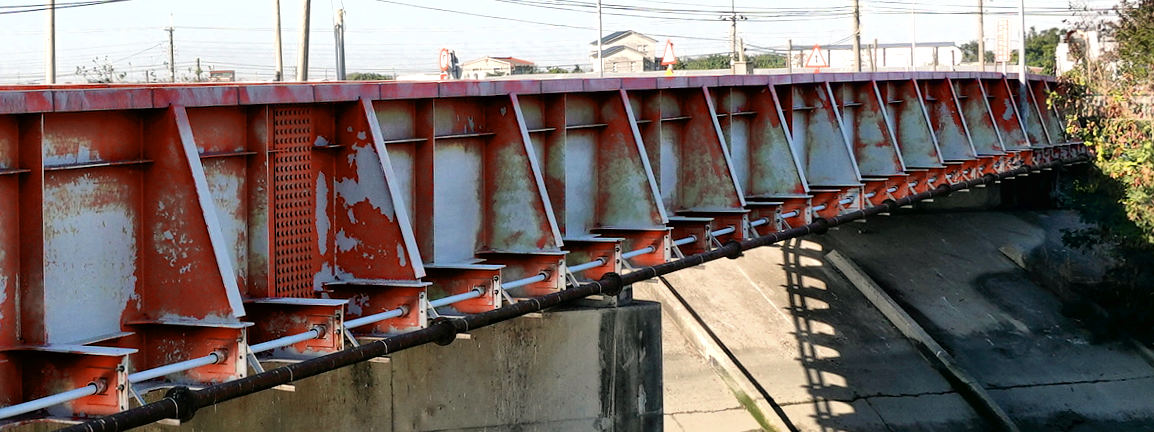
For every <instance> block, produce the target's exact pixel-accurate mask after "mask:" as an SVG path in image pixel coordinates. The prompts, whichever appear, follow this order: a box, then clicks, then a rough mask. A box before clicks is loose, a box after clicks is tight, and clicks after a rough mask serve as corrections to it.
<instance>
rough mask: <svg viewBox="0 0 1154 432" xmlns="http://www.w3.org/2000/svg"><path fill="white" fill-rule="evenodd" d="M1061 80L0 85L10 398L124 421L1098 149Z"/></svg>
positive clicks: (2, 267) (3, 373) (888, 77)
mask: <svg viewBox="0 0 1154 432" xmlns="http://www.w3.org/2000/svg"><path fill="white" fill-rule="evenodd" d="M1051 81H1052V79H1051V78H1049V77H1031V83H1030V89H1031V91H1030V92H1029V94H1027V95H1026V97H1027V98H1028V100H1029V103H1030V106H1031V111H1032V112H1031V114H1032V116H1031V117H1033V118H1034V120H1033V121H1031V124H1033V126H1031V128H1029V129H1027V128H1024V127H1023V126H1022V122H1021V120H1020V118H1019V116H1018V112H1017V104H1016V103H1015V100H1014V97H1015V96H1016V94H1017V93H1016V89H1015V88H1014V86H1012V85H1011V82H1010V81H1007V77H1005V76H1003V75H1000V74H995V73H869V74H814V75H794V76H788V75H785V76H758V75H754V76H720V77H690V78H686V77H675V78H671V79H666V78H622V79H559V80H539V81H492V82H471V81H462V82H447V83H350V84H244V85H236V84H219V85H216V84H214V85H153V86H131V85H113V86H106V85H84V86H59V87H12V88H4V89H0V405H11V404H16V403H19V402H22V401H26V400H30V399H34V398H38V397H42V396H47V395H49V394H52V393H53V392H58V391H60V390H62V389H68V388H76V387H82V386H85V385H87V384H88V383H95V382H99V383H101V385H100V386H98V387H101V391H100V392H99V393H98V394H97V395H95V396H88V397H84V398H81V399H77V400H76V401H74V402H72V403H70V404H67V405H62V406H59V407H56V408H53V409H51V410H50V411H49V413H50V414H52V415H57V416H70V415H81V416H83V415H96V414H104V413H108V412H114V411H117V410H120V409H123V407H124V406H125V405H126V404H127V400H128V397H129V391H128V390H130V389H136V390H140V391H143V390H146V389H150V388H157V387H164V386H169V385H173V384H178V383H185V384H208V383H212V382H219V381H224V380H230V379H235V378H237V377H240V376H243V375H244V374H245V373H246V371H247V368H246V367H245V365H244V362H245V360H244V358H245V356H246V355H247V354H248V347H249V346H250V344H253V345H255V344H259V343H263V342H268V341H270V340H274V339H276V338H280V337H285V336H292V335H297V334H302V333H306V332H315V333H312V334H315V335H316V337H312V338H309V339H307V340H304V341H301V342H296V343H294V344H291V345H288V346H284V347H280V348H277V349H275V350H270V351H268V352H264V353H262V355H270V356H274V357H290V356H291V357H307V356H313V355H317V354H322V353H327V352H332V351H335V350H339V349H342V348H343V347H344V346H345V344H346V340H345V339H347V336H346V332H345V330H346V329H345V320H347V319H355V318H362V317H366V316H371V315H374V314H379V313H383V312H388V311H401V312H403V313H400V314H397V315H396V316H394V317H392V318H389V319H385V320H382V321H378V322H374V323H372V324H371V325H365V326H362V327H358V328H353V329H349V330H351V333H352V336H353V337H356V338H373V337H380V336H382V335H387V334H391V333H398V332H405V331H410V330H414V329H419V328H422V327H424V326H426V325H427V322H428V318H429V315H428V314H427V313H426V310H427V307H428V302H429V300H431V299H438V298H441V297H444V296H447V295H453V294H463V293H468V292H472V291H473V290H478V289H479V290H480V291H481V292H483V294H482V295H480V296H479V297H476V298H472V299H469V300H466V301H463V302H460V303H456V304H454V305H451V306H450V307H448V309H449V310H450V311H455V312H465V313H469V312H478V311H484V310H488V309H492V308H496V307H501V306H502V297H501V288H500V286H501V285H502V284H507V283H508V282H510V281H514V280H517V279H521V278H526V277H531V276H536V275H541V276H542V280H540V281H537V282H533V283H530V284H527V285H524V286H521V287H519V288H516V289H511V290H509V291H510V293H511V294H512V295H513V296H514V297H517V296H534V295H540V294H543V293H547V292H552V291H556V290H559V289H562V288H563V287H564V286H565V283H566V281H565V278H566V271H567V270H566V268H567V267H569V266H574V265H580V264H584V263H587V262H590V261H593V260H596V259H602V258H603V259H604V262H602V263H601V264H600V265H598V266H596V267H593V268H590V269H589V270H586V273H583V274H579V275H576V276H578V277H585V278H596V277H597V276H599V275H601V274H603V273H605V272H609V271H620V270H621V268H622V261H623V260H622V259H621V258H620V257H621V254H622V253H623V252H626V251H635V250H638V249H644V250H646V251H648V252H646V253H643V254H641V255H639V256H635V257H634V258H632V263H633V264H635V265H651V264H657V263H661V262H665V261H668V260H670V259H672V258H673V255H675V254H674V253H672V251H673V247H672V246H671V243H672V240H675V239H682V238H685V237H686V236H689V235H692V236H694V241H692V242H689V243H686V244H684V245H683V246H682V247H681V249H682V252H693V251H697V250H705V249H709V248H711V247H715V246H716V244H717V243H715V241H726V240H728V239H731V238H737V239H739V238H743V237H745V236H749V235H753V234H754V233H763V232H765V230H774V229H781V228H783V227H787V226H800V225H803V224H806V223H809V222H810V221H811V220H812V219H813V218H815V217H830V216H834V215H838V214H841V213H844V212H847V211H850V210H853V209H857V208H860V207H863V206H873V205H878V204H880V203H882V202H884V201H885V200H890V199H897V198H901V197H904V196H907V195H909V194H910V193H913V192H919V191H925V190H929V189H932V188H934V187H936V186H939V185H941V184H945V183H948V182H956V181H958V180H957V179H958V178H963V179H964V178H972V177H973V176H978V175H981V174H983V173H991V172H1004V171H1008V170H1009V169H1011V168H1012V167H1017V166H1021V165H1023V164H1026V165H1031V164H1034V163H1036V162H1037V161H1041V160H1052V159H1054V158H1059V157H1067V156H1068V155H1072V154H1079V153H1084V152H1085V148H1084V147H1083V146H1081V145H1080V144H1079V143H1069V142H1065V140H1066V138H1065V137H1064V135H1062V134H1060V131H1061V130H1062V129H1061V127H1060V125H1061V120H1062V119H1061V117H1060V116H1059V115H1058V113H1057V111H1056V110H1055V109H1053V107H1052V105H1051V104H1050V103H1049V102H1048V101H1049V97H1050V92H1049V89H1050V87H1049V86H1050V82H1051ZM1031 140H1032V141H1033V142H1031ZM1043 141H1044V143H1043ZM752 222H756V226H757V228H754V225H755V224H754V223H752ZM728 227H732V228H733V231H732V232H729V233H725V234H719V235H717V236H716V237H717V238H716V239H712V238H711V237H714V235H712V234H711V232H713V231H718V230H724V229H725V228H728ZM16 298H19V299H20V302H19V303H17V302H16V300H15V299H16ZM442 312H445V311H444V310H443V311H442ZM208 354H219V356H220V357H219V361H216V362H215V363H213V364H209V365H205V366H197V367H195V368H192V369H189V370H185V371H179V372H176V373H173V374H169V375H167V376H164V377H161V378H159V379H154V380H149V381H147V382H143V383H129V382H128V376H129V374H132V373H138V372H140V371H142V370H145V369H149V368H153V367H159V366H164V365H167V364H172V363H177V362H180V361H184V360H190V359H194V358H199V357H203V356H205V355H208ZM105 384H107V385H105Z"/></svg>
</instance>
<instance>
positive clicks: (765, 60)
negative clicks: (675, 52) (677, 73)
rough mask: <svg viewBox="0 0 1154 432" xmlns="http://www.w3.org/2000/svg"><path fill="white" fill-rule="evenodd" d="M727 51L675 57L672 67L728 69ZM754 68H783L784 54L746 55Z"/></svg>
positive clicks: (681, 68)
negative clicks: (675, 61) (689, 56)
mask: <svg viewBox="0 0 1154 432" xmlns="http://www.w3.org/2000/svg"><path fill="white" fill-rule="evenodd" d="M729 57H730V55H729V53H723V54H709V55H705V56H699V57H693V58H685V57H681V58H678V59H677V64H675V65H673V68H674V69H678V70H683V69H690V70H708V69H729V68H730V63H729ZM746 61H748V62H749V64H750V65H752V66H753V67H754V68H758V69H767V68H784V67H785V56H783V55H779V54H760V55H754V56H749V57H746Z"/></svg>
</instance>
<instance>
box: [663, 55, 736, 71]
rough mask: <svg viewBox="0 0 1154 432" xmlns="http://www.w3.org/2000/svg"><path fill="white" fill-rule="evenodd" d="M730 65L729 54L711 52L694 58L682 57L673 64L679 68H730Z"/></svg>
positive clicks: (675, 67)
mask: <svg viewBox="0 0 1154 432" xmlns="http://www.w3.org/2000/svg"><path fill="white" fill-rule="evenodd" d="M729 67H730V65H729V54H710V55H706V56H700V57H694V58H687V57H681V58H679V59H677V64H675V65H673V68H674V69H679V70H681V69H690V70H707V69H729Z"/></svg>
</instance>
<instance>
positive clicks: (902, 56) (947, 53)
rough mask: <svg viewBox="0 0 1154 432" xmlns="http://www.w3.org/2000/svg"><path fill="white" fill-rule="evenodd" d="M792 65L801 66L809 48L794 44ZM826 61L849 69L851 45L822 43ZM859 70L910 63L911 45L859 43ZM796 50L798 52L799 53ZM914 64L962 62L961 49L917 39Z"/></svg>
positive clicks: (945, 43) (851, 54)
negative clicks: (860, 51)
mask: <svg viewBox="0 0 1154 432" xmlns="http://www.w3.org/2000/svg"><path fill="white" fill-rule="evenodd" d="M794 49H795V50H797V51H794V53H793V56H792V57H793V67H795V68H803V67H805V59H806V58H807V57H808V56H809V52H810V50H812V49H813V48H812V47H805V48H803V47H797V46H795V47H794ZM821 50H822V52H823V53H825V55H826V61H827V62H828V64H829V67H830V68H833V69H850V68H852V67H853V61H854V56H853V45H829V46H822V47H821ZM861 50H862V54H861V61H862V70H870V69H871V68H872V67H873V66H875V65H876V67H877V68H879V69H880V68H890V69H892V68H902V67H909V66H910V52H911V47H910V44H909V43H883V44H878V46H877V47H876V49H875V47H874V46H872V44H864V43H863V44H862V46H861ZM799 51H800V52H799ZM914 53H915V55H914V65H915V66H917V67H919V68H923V67H932V66H943V67H950V66H954V65H958V64H961V63H962V49H961V48H958V46H957V45H956V44H954V43H953V42H918V43H917V48H916V50H915V51H914Z"/></svg>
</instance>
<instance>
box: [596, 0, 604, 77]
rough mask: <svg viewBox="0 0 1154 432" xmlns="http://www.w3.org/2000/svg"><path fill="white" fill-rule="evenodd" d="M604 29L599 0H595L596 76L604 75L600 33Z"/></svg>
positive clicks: (602, 32) (601, 33)
mask: <svg viewBox="0 0 1154 432" xmlns="http://www.w3.org/2000/svg"><path fill="white" fill-rule="evenodd" d="M603 34H605V29H604V28H602V27H601V0H597V76H599V77H602V78H604V77H605V59H604V58H601V53H602V50H601V37H602V36H601V35H603Z"/></svg>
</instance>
